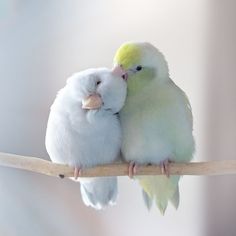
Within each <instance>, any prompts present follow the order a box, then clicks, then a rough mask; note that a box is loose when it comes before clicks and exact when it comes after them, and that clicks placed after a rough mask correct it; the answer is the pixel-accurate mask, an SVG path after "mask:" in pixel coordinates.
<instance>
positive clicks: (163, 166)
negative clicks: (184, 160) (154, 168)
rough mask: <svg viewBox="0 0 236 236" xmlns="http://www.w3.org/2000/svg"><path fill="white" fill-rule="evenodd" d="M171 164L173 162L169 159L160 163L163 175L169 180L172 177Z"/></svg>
mask: <svg viewBox="0 0 236 236" xmlns="http://www.w3.org/2000/svg"><path fill="white" fill-rule="evenodd" d="M170 163H171V161H170V160H169V159H166V160H164V161H162V162H161V163H160V166H161V173H162V174H163V175H166V177H168V178H169V177H170Z"/></svg>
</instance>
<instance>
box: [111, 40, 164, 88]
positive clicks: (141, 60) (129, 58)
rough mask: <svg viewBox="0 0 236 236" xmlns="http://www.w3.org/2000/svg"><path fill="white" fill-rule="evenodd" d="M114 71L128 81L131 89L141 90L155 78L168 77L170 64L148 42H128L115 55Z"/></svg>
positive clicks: (161, 79)
mask: <svg viewBox="0 0 236 236" xmlns="http://www.w3.org/2000/svg"><path fill="white" fill-rule="evenodd" d="M113 70H114V72H116V73H117V74H121V75H122V76H123V78H124V79H126V80H127V81H128V89H129V91H139V90H140V89H142V88H143V87H145V86H146V85H148V84H149V83H150V82H151V81H153V80H154V79H155V80H157V81H158V82H162V81H165V80H166V79H168V76H169V74H168V65H167V62H166V61H165V58H164V56H163V55H162V53H161V52H159V51H158V50H157V49H156V48H155V47H154V46H153V45H151V44H150V43H146V42H128V43H124V44H123V45H121V47H120V48H119V49H118V50H117V52H116V54H115V57H114V68H113Z"/></svg>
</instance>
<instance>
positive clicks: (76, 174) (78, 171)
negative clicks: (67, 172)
mask: <svg viewBox="0 0 236 236" xmlns="http://www.w3.org/2000/svg"><path fill="white" fill-rule="evenodd" d="M80 175H81V168H80V167H77V166H76V167H75V170H74V178H75V180H77V179H78V177H79V176H80Z"/></svg>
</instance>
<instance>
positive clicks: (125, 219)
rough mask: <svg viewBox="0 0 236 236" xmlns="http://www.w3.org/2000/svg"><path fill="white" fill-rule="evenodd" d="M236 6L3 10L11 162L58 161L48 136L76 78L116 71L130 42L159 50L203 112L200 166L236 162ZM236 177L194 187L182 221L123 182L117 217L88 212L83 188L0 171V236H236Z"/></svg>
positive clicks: (4, 132)
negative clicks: (15, 158) (59, 100)
mask: <svg viewBox="0 0 236 236" xmlns="http://www.w3.org/2000/svg"><path fill="white" fill-rule="evenodd" d="M235 22H236V2H235V1H234V0H225V1H220V0H207V1H205V0H191V1H189V0H179V1H171V0H140V1H135V0H113V1H109V0H96V1H88V0H70V1H63V0H48V1H28V0H0V151H1V152H9V153H16V154H19V155H29V156H36V157H41V158H45V159H48V155H47V153H46V149H45V146H44V137H45V130H46V124H47V118H48V114H49V108H50V105H51V104H52V102H53V100H54V98H55V96H56V93H57V91H58V90H59V89H60V88H62V87H63V86H64V85H65V82H66V78H67V77H68V76H70V75H71V74H72V73H74V72H76V71H79V70H83V69H86V68H89V67H99V66H107V67H111V66H112V60H113V55H114V53H115V51H116V49H117V48H118V47H119V46H120V44H121V43H123V42H125V41H130V40H136V41H149V42H151V43H153V44H154V45H156V46H157V47H158V48H159V49H160V50H161V51H162V52H163V53H164V55H165V56H166V59H167V61H168V63H169V68H170V75H171V78H172V79H173V80H174V81H175V83H176V84H177V85H179V86H180V87H181V88H182V89H183V90H184V91H185V92H186V93H187V95H188V97H189V99H190V102H191V104H192V108H193V115H194V135H195V138H196V143H197V152H196V154H195V159H194V160H195V161H203V160H210V159H211V160H218V159H235V157H236V156H235V145H236V125H235V121H236V93H235V91H236V80H235V76H236V64H235V62H236V46H235V42H236V27H235V25H236V24H235ZM235 186H236V177H235V176H218V177H197V176H195V177H194V176H193V177H190V176H185V177H184V178H183V179H182V181H181V183H180V192H181V202H180V207H179V209H178V211H175V210H174V209H173V208H172V206H169V207H168V209H167V211H166V215H165V216H164V217H163V216H161V215H160V213H159V212H158V210H157V209H156V208H153V209H152V210H151V211H150V212H148V211H147V210H146V209H145V207H144V204H143V202H142V196H141V193H140V188H139V186H138V184H137V183H136V182H134V181H131V180H129V179H128V178H126V177H122V178H119V190H120V194H119V199H118V203H117V205H116V206H115V207H113V208H109V209H107V210H105V211H94V210H93V209H91V208H87V207H85V206H84V205H83V203H82V200H81V197H80V189H79V185H78V183H74V182H72V181H69V180H61V179H58V178H53V177H47V176H43V175H39V174H34V173H29V172H24V171H19V170H14V169H8V168H3V167H0V235H3V236H15V235H16V236H18V235H19V236H23V235H24V236H25V235H35V236H41V235H45V236H49V235H58V236H64V235H72V236H74V235H83V236H90V235H97V236H100V235H103V236H104V235H105V236H108V235H113V236H120V235H123V236H128V235H137V236H142V235H150V236H152V235H161V234H162V235H167V236H168V235H175V236H180V235H181V236H183V235H191V236H199V235H203V236H204V235H210V236H215V235H226V236H227V235H235V232H236V222H235V219H236V204H235V198H236V190H235V189H236V188H235Z"/></svg>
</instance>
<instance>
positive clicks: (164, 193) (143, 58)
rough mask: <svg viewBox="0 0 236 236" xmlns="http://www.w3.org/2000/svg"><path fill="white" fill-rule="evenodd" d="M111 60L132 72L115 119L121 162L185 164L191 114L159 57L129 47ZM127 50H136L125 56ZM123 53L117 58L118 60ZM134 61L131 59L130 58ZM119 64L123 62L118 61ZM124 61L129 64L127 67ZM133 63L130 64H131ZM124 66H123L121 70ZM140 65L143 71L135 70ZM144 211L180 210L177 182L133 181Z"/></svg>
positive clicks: (190, 148)
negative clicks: (119, 130)
mask: <svg viewBox="0 0 236 236" xmlns="http://www.w3.org/2000/svg"><path fill="white" fill-rule="evenodd" d="M128 44H134V45H135V47H134V46H133V47H128V48H129V54H128V55H129V57H128V59H127V58H126V60H124V59H123V58H125V56H124V55H125V50H126V48H127V45H126V44H124V45H123V46H121V48H120V49H119V50H118V54H116V57H115V59H120V58H121V60H116V61H115V64H116V65H120V66H123V67H124V68H126V67H127V65H128V71H132V73H131V72H130V74H129V78H128V95H127V100H126V103H125V106H124V108H123V109H122V111H121V113H120V119H121V127H122V133H123V139H122V140H123V142H122V155H123V156H124V159H125V160H126V161H134V162H136V163H140V164H144V163H151V164H152V163H153V164H160V163H161V162H163V161H165V160H167V159H169V160H171V161H174V162H183V161H190V160H191V159H192V156H193V152H194V139H193V135H192V112H191V107H190V105H189V101H188V99H187V96H186V95H185V93H184V92H183V91H182V90H181V89H180V88H179V87H178V86H177V85H176V84H175V83H174V82H173V81H172V80H171V79H170V78H169V73H168V66H167V63H166V61H165V59H164V56H163V55H162V54H161V53H160V52H159V51H158V50H157V49H156V48H155V47H154V46H152V45H151V44H149V43H132V42H130V43H128ZM130 48H134V50H139V52H138V53H134V52H132V53H131V52H130ZM119 52H122V56H121V57H120V56H119ZM137 54H138V55H139V57H140V59H139V61H138V62H137V59H136V58H132V57H131V55H137ZM122 59H123V60H122ZM127 60H128V62H127ZM132 60H133V61H134V63H132ZM124 63H126V64H127V65H125V66H124ZM137 65H140V66H141V68H142V70H136V68H137ZM137 179H138V180H139V183H140V185H141V187H142V188H143V191H144V192H145V193H146V194H144V201H145V204H146V206H147V207H148V208H149V207H150V205H151V200H150V199H152V200H153V201H154V202H155V203H156V205H157V207H158V208H159V209H160V212H161V213H162V214H164V212H165V210H166V207H167V205H168V202H169V201H170V202H172V203H173V205H174V206H175V207H176V208H177V207H178V205H179V188H178V182H179V176H171V177H169V178H167V177H166V176H160V177H156V176H144V177H141V176H140V177H137Z"/></svg>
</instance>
